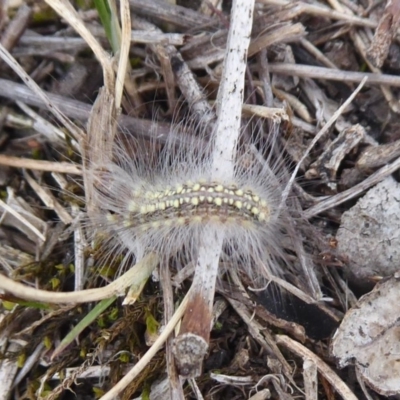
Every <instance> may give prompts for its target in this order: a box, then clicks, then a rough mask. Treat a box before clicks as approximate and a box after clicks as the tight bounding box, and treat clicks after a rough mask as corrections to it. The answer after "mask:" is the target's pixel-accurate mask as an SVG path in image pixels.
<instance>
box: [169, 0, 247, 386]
mask: <svg viewBox="0 0 400 400" xmlns="http://www.w3.org/2000/svg"><path fill="white" fill-rule="evenodd" d="M253 8H254V1H251V0H250V1H249V0H235V1H234V2H233V4H232V12H231V24H230V29H229V36H228V42H227V49H226V56H225V62H224V73H223V76H222V83H221V87H220V90H219V92H218V98H217V115H218V119H217V122H216V126H215V131H214V143H213V154H212V156H211V157H212V172H211V173H212V177H213V179H215V180H216V181H219V182H226V181H228V182H229V181H231V180H232V179H233V178H234V163H235V158H236V148H237V142H238V137H239V133H240V124H241V111H242V103H243V93H244V76H245V69H246V60H247V50H248V46H249V43H250V34H251V27H252V22H253ZM223 240H224V233H223V232H221V231H217V230H215V229H213V228H208V227H206V228H205V229H204V231H203V232H202V235H201V239H200V248H199V254H198V259H197V264H196V269H195V275H194V278H193V283H192V290H191V292H192V295H191V297H190V300H189V304H188V311H187V312H186V313H185V316H184V318H183V321H182V326H181V330H180V334H179V336H178V337H177V338H176V339H175V341H174V355H175V361H176V364H177V367H178V369H179V372H180V374H181V375H182V376H185V377H189V378H192V377H195V376H198V375H200V372H201V366H202V362H203V358H204V356H205V354H206V353H207V350H208V342H209V337H210V323H211V319H212V305H213V300H214V294H215V284H216V279H217V275H218V267H219V260H220V256H221V251H222V243H223Z"/></svg>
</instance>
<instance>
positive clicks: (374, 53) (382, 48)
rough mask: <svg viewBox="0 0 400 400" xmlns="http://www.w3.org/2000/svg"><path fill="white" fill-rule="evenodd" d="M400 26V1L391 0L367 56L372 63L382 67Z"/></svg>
mask: <svg viewBox="0 0 400 400" xmlns="http://www.w3.org/2000/svg"><path fill="white" fill-rule="evenodd" d="M399 27H400V1H399V0H389V1H388V2H387V4H386V8H385V11H384V13H383V15H382V17H381V19H380V20H379V25H378V26H377V28H376V30H375V35H374V38H373V40H372V43H371V46H370V48H369V49H368V52H367V56H368V58H369V60H370V61H371V62H372V64H373V65H374V66H375V67H377V68H381V67H382V65H383V63H384V62H385V60H386V57H387V55H388V53H389V47H390V45H391V44H392V41H393V40H394V38H395V37H396V34H397V30H398V28H399Z"/></svg>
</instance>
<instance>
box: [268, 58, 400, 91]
mask: <svg viewBox="0 0 400 400" xmlns="http://www.w3.org/2000/svg"><path fill="white" fill-rule="evenodd" d="M269 69H270V72H275V73H277V74H283V75H292V76H293V75H294V76H299V77H301V78H313V79H325V80H333V81H341V82H354V83H358V82H361V81H362V80H363V79H365V78H367V79H368V83H369V84H374V85H388V86H395V87H400V76H397V75H387V74H375V73H369V72H354V71H341V70H336V69H331V68H324V67H315V66H312V65H301V64H285V63H271V64H269Z"/></svg>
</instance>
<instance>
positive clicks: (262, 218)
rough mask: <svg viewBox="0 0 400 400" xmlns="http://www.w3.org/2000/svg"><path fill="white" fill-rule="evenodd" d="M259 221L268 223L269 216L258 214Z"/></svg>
mask: <svg viewBox="0 0 400 400" xmlns="http://www.w3.org/2000/svg"><path fill="white" fill-rule="evenodd" d="M258 220H259V221H261V222H262V221H266V220H267V214H265V213H263V212H260V214H258Z"/></svg>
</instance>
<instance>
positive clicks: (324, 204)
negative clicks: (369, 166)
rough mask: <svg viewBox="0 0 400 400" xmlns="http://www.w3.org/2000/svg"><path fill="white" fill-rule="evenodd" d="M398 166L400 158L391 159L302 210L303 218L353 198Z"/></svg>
mask: <svg viewBox="0 0 400 400" xmlns="http://www.w3.org/2000/svg"><path fill="white" fill-rule="evenodd" d="M399 168H400V158H398V159H397V160H395V161H393V162H392V163H391V164H388V165H385V166H384V167H382V168H381V169H380V170H379V171H376V172H375V173H374V174H372V175H371V176H369V177H368V178H366V179H364V180H363V181H362V182H360V183H358V184H357V185H355V186H353V187H352V188H350V189H347V190H345V191H344V192H341V193H338V194H336V195H335V196H332V197H329V198H328V199H326V200H323V201H321V202H320V203H318V204H316V205H315V206H313V207H310V208H309V209H308V210H306V211H304V213H303V216H304V217H305V218H312V217H314V216H315V215H318V214H320V213H321V212H323V211H326V210H329V209H330V208H332V207H335V206H338V205H339V204H342V203H344V202H345V201H347V200H350V199H352V198H354V197H355V196H357V195H359V194H361V193H362V192H364V191H366V190H367V189H369V188H370V187H372V186H374V185H376V184H377V183H379V182H381V181H382V180H383V179H385V178H386V177H388V176H389V175H391V174H393V172H396V171H397V170H398V169H399Z"/></svg>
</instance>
